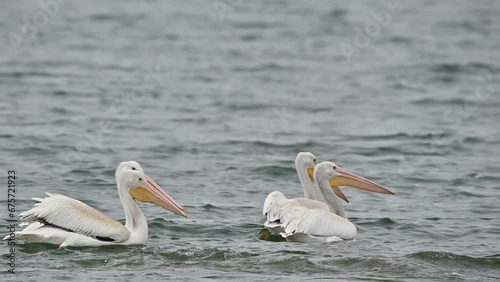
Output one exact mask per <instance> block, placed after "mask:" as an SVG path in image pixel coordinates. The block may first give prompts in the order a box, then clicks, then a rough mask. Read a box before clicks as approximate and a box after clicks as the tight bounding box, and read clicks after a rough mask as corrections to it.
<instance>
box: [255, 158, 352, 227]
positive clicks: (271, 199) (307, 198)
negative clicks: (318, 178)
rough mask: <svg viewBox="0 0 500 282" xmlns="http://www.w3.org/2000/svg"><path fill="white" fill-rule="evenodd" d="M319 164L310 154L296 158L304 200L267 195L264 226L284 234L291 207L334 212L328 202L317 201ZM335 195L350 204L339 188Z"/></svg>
mask: <svg viewBox="0 0 500 282" xmlns="http://www.w3.org/2000/svg"><path fill="white" fill-rule="evenodd" d="M316 164H317V160H316V157H315V156H314V155H313V154H312V153H309V152H300V153H298V154H297V157H296V158H295V169H296V170H297V175H298V176H299V180H300V183H301V184H302V188H303V189H304V198H295V199H287V198H286V197H285V195H283V193H282V192H280V191H274V192H271V193H269V195H267V197H266V200H265V201H264V207H263V209H262V214H263V215H264V216H265V217H266V218H267V220H266V222H265V223H264V226H265V227H266V228H267V229H268V230H269V231H270V232H271V233H273V234H280V233H281V232H283V231H284V230H283V228H282V227H281V224H282V223H283V216H284V214H283V212H284V211H285V210H289V209H288V208H289V207H304V208H307V209H318V210H324V211H332V212H334V207H333V206H331V205H330V203H328V202H326V203H325V202H322V201H318V200H316V195H317V194H319V192H320V191H319V189H318V187H317V186H316V183H315V182H314V166H315V165H316ZM333 189H334V191H335V193H336V194H337V195H338V196H339V197H341V198H342V199H344V200H345V201H346V202H348V200H347V198H346V197H345V195H344V194H343V193H342V192H341V191H340V189H338V188H337V187H334V188H333Z"/></svg>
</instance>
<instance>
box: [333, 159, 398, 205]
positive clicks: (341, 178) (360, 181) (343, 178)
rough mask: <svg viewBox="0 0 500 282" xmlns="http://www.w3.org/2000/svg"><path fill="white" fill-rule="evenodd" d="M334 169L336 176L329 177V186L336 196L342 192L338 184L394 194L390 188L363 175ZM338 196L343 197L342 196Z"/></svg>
mask: <svg viewBox="0 0 500 282" xmlns="http://www.w3.org/2000/svg"><path fill="white" fill-rule="evenodd" d="M335 171H336V172H337V174H338V176H335V177H333V178H332V179H330V187H332V189H333V191H334V192H335V194H337V196H339V194H338V192H340V194H342V192H341V191H340V190H339V189H338V186H349V187H354V188H359V189H362V190H366V191H370V192H375V193H382V194H392V195H396V193H394V192H392V191H391V190H389V189H387V188H384V187H382V186H381V185H379V184H377V183H375V182H373V181H371V180H368V179H366V178H364V177H361V176H359V175H356V174H354V173H352V172H348V171H346V170H344V169H341V168H339V167H337V169H336V170H335ZM342 195H344V194H342ZM339 197H341V198H343V197H342V196H339ZM344 197H345V196H344ZM343 199H344V198H343ZM346 199H347V198H346ZM346 199H344V200H346Z"/></svg>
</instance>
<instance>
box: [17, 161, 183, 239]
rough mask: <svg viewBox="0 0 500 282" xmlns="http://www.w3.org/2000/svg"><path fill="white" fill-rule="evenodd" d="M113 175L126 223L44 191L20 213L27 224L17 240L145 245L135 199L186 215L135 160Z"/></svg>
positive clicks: (143, 224)
mask: <svg viewBox="0 0 500 282" xmlns="http://www.w3.org/2000/svg"><path fill="white" fill-rule="evenodd" d="M115 178H116V182H117V187H118V195H119V196H120V200H121V202H122V206H123V210H124V212H125V225H122V224H121V223H120V222H118V221H117V220H115V219H113V218H111V217H109V216H107V215H105V214H104V213H102V212H100V211H98V210H96V209H94V208H92V207H90V206H88V205H87V204H84V203H82V202H80V201H78V200H75V199H72V198H69V197H66V196H63V195H59V194H51V193H47V195H48V197H46V198H33V200H35V201H38V202H39V203H36V204H35V206H34V207H33V208H32V209H30V210H28V211H25V212H22V213H21V214H20V215H19V217H20V220H21V221H22V222H23V223H22V225H28V226H27V227H26V228H25V229H24V230H22V231H20V232H18V233H17V236H16V237H17V239H21V240H25V241H26V242H38V243H49V244H56V245H59V246H60V247H68V246H101V245H133V244H144V243H145V242H146V241H147V239H148V224H147V221H146V218H145V217H144V214H143V213H142V212H141V210H140V209H139V206H138V205H137V202H136V200H137V201H141V202H147V203H153V204H155V205H157V206H160V207H162V208H165V209H166V210H169V211H171V212H173V213H174V214H177V215H180V216H183V217H185V218H187V217H188V216H187V215H186V213H185V212H184V208H183V207H182V206H180V205H179V204H178V203H177V202H176V201H175V200H174V199H173V198H172V197H171V196H170V195H168V194H167V192H165V190H163V189H162V188H161V187H160V186H159V185H158V184H156V182H154V181H153V180H152V179H151V178H150V177H149V176H148V175H147V174H146V173H144V171H143V169H142V167H141V166H140V165H139V164H138V163H137V162H134V161H129V162H122V163H120V165H119V166H118V168H117V169H116V173H115Z"/></svg>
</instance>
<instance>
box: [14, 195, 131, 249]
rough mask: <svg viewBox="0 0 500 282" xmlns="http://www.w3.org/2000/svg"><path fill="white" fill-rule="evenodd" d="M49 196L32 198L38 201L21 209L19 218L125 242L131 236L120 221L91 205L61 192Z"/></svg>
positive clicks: (108, 239)
mask: <svg viewBox="0 0 500 282" xmlns="http://www.w3.org/2000/svg"><path fill="white" fill-rule="evenodd" d="M47 195H48V197H46V198H33V200H35V201H38V202H39V203H36V204H35V207H33V208H32V209H30V210H28V211H25V212H22V213H21V214H20V215H19V217H20V220H21V221H23V222H27V223H32V222H40V223H42V224H44V225H51V226H54V227H58V228H61V229H64V230H66V231H70V232H75V233H79V234H82V235H85V236H89V237H94V238H96V239H99V240H104V241H114V242H123V241H126V240H127V239H128V238H129V237H130V231H129V230H128V229H127V228H125V226H123V225H122V224H121V223H120V222H118V221H117V220H115V219H113V218H111V217H109V216H107V215H105V214H104V213H102V212H100V211H98V210H96V209H94V208H92V207H90V206H89V205H87V204H84V203H82V202H80V201H78V200H75V199H72V198H69V197H66V196H63V195H59V194H51V193H47Z"/></svg>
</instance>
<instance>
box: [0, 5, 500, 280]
mask: <svg viewBox="0 0 500 282" xmlns="http://www.w3.org/2000/svg"><path fill="white" fill-rule="evenodd" d="M415 2H416V3H415ZM214 3H215V4H214ZM221 3H222V4H221ZM400 3H401V6H400V7H399V8H400V11H399V12H397V13H391V14H390V15H391V17H390V20H388V21H386V22H383V24H384V26H380V25H378V24H374V22H373V19H374V18H373V16H372V15H371V13H370V12H371V11H372V10H373V11H377V12H378V11H380V10H386V9H387V4H386V2H385V1H379V2H372V1H356V2H355V3H348V2H347V1H345V2H333V1H314V2H309V1H303V2H300V3H299V2H298V1H268V2H256V1H251V2H250V3H246V1H245V2H240V1H227V2H217V1H215V2H213V3H212V2H210V1H207V2H206V3H204V2H201V1H139V2H137V1H127V2H124V1H120V2H116V3H115V2H113V3H108V2H106V3H102V2H100V1H80V2H77V1H70V2H69V3H67V4H64V5H62V4H61V5H58V6H57V8H58V9H57V13H54V15H51V16H50V17H49V16H47V18H46V19H47V21H46V23H45V22H43V20H44V18H43V16H41V14H40V11H43V10H42V8H41V7H40V6H39V4H37V2H36V1H3V2H1V3H0V30H1V31H2V38H3V39H2V41H1V42H2V44H1V45H0V51H1V52H0V54H1V55H0V85H1V88H0V94H1V95H0V97H1V102H0V121H1V123H0V144H1V147H2V153H1V158H0V168H1V171H2V173H3V174H4V175H5V177H6V175H7V171H8V170H11V169H15V170H16V173H17V177H18V182H17V185H18V188H17V194H16V196H17V202H16V204H17V207H16V208H17V211H16V213H19V212H20V211H22V210H26V209H28V208H30V206H31V205H32V204H33V203H32V202H31V201H30V198H31V197H33V196H42V195H43V193H44V191H51V192H56V193H62V194H65V195H67V196H71V197H75V198H78V199H80V200H82V201H84V202H86V203H89V204H90V205H92V206H94V207H96V208H99V209H101V210H103V211H105V212H106V213H108V214H110V215H112V216H114V217H116V218H118V219H123V215H122V208H121V206H120V204H119V203H118V202H117V201H116V199H117V197H116V188H115V183H114V177H113V175H114V170H115V168H116V166H117V164H118V163H119V162H120V161H123V160H137V161H139V162H140V163H141V164H142V165H143V167H144V168H145V170H146V171H147V172H148V174H149V175H151V176H152V177H153V178H154V179H156V180H157V182H159V183H160V184H161V185H162V186H163V187H164V188H166V189H167V190H168V191H169V192H170V193H171V194H172V195H173V196H174V197H175V198H176V199H177V200H178V202H179V203H181V204H182V205H184V206H185V207H186V208H187V212H188V214H189V215H190V219H189V220H184V219H182V218H180V217H175V216H173V215H172V214H170V213H168V212H166V211H165V210H163V209H161V208H158V207H156V206H151V205H141V207H142V208H143V211H144V213H145V214H146V216H147V218H148V220H149V225H150V239H149V241H148V243H147V245H145V246H129V247H106V248H83V249H56V248H54V247H53V246H49V245H33V244H31V245H20V246H17V266H16V272H17V274H16V275H15V276H13V275H8V274H6V273H5V272H3V273H2V278H1V280H2V281H18V280H23V281H41V280H47V281H54V280H75V279H76V280H81V281H82V280H83V279H92V280H94V281H116V280H120V281H127V280H128V281H137V280H143V279H149V280H153V281H155V280H164V279H171V280H192V279H196V280H199V279H202V278H206V279H217V280H233V279H235V278H242V279H245V280H259V281H261V280H267V279H273V280H283V281H284V280H287V281H288V280H292V281H293V280H309V279H325V280H327V281H328V280H334V279H338V280H349V281H356V280H392V281H422V280H423V279H425V280H435V281H443V280H462V281H482V280H490V281H493V280H497V279H500V270H499V268H500V250H499V246H500V220H499V219H498V216H499V214H500V205H499V202H500V196H499V195H500V193H499V191H500V190H499V184H498V183H499V180H500V174H499V171H500V159H499V152H500V150H499V149H500V147H499V145H500V127H499V126H498V124H499V122H500V116H499V108H500V98H499V92H498V91H499V90H500V83H499V81H500V75H499V72H500V65H499V61H500V52H499V50H500V18H499V17H498V15H499V13H500V5H499V4H498V2H497V1H439V2H438V1H435V2H433V1H413V2H411V1H401V2H400ZM54 9H55V8H52V11H55V10H54ZM37 15H38V16H40V17H41V18H40V19H38V22H40V21H41V22H42V24H39V25H38V28H37V29H38V32H32V31H33V30H31V31H30V30H29V28H28V29H26V28H23V26H24V25H25V20H24V19H23V16H24V17H26V19H27V20H28V21H29V22H31V23H33V17H34V16H37ZM386 19H387V18H386ZM367 25H368V28H369V30H370V32H371V35H372V37H371V38H369V42H368V41H367V40H366V38H364V39H365V40H364V41H363V38H361V35H357V33H356V32H357V31H356V29H355V28H356V27H357V28H360V29H361V30H362V29H364V28H365V27H366V26H367ZM377 26H378V29H377ZM23 29H24V31H23ZM9 32H11V33H9ZM23 32H28V33H29V32H32V33H31V35H32V36H33V39H29V38H27V39H23V40H22V41H20V43H19V42H17V43H16V42H14V46H15V51H16V52H17V53H16V52H14V49H13V45H12V44H11V42H10V41H11V40H12V38H13V37H12V36H13V33H15V34H17V35H20V36H30V34H23ZM341 44H342V46H343V48H344V53H343V51H342V48H341V47H340V46H341ZM346 46H347V47H346ZM350 50H354V53H352V54H350V53H349V52H350ZM349 54H350V55H349ZM344 55H348V56H347V57H348V58H349V60H347V59H346V56H344ZM478 89H479V90H478ZM298 151H311V152H313V153H315V154H316V155H317V156H318V158H319V159H320V160H333V161H335V162H336V163H337V164H339V165H341V166H343V167H345V168H347V169H349V170H351V171H353V172H356V173H359V174H361V175H363V176H365V177H368V178H370V179H373V180H375V181H377V182H379V183H381V184H383V185H385V186H387V187H390V188H391V189H393V190H395V191H397V193H398V195H397V196H396V197H392V196H383V195H372V194H368V193H364V192H361V191H356V190H354V189H349V188H345V189H343V190H344V191H345V193H346V194H347V196H348V197H349V198H350V199H351V204H349V205H347V206H346V210H347V213H348V216H349V217H350V219H351V221H353V222H354V223H355V224H356V225H357V227H358V238H357V239H356V240H355V241H353V242H341V243H336V244H329V245H325V244H299V243H287V242H272V241H264V240H261V239H259V232H260V231H261V224H262V222H263V221H264V219H263V218H262V216H261V205H262V203H263V200H264V198H265V196H266V195H267V193H269V192H271V191H273V190H281V191H284V192H285V193H286V195H287V196H288V197H298V196H301V194H302V192H301V188H300V185H299V182H298V178H297V176H296V173H295V170H294V167H293V160H294V158H295V155H296V153H297V152H298ZM4 179H5V178H4ZM5 182H6V181H4V182H2V183H3V184H2V185H3V188H2V189H1V191H3V192H2V193H3V195H2V196H1V197H0V199H1V201H0V203H1V206H2V208H1V210H2V213H1V214H2V218H3V219H2V220H1V221H0V230H2V234H3V232H4V231H6V229H7V228H6V227H7V226H8V223H7V221H5V219H7V212H6V205H7V202H6V183H5ZM7 252H8V248H7V246H5V245H2V253H3V254H6V253H7ZM2 259H3V260H5V261H7V258H6V256H5V255H4V256H2ZM2 267H4V268H6V266H5V264H4V261H2ZM5 270H7V268H6V269H5ZM2 271H3V270H2Z"/></svg>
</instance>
